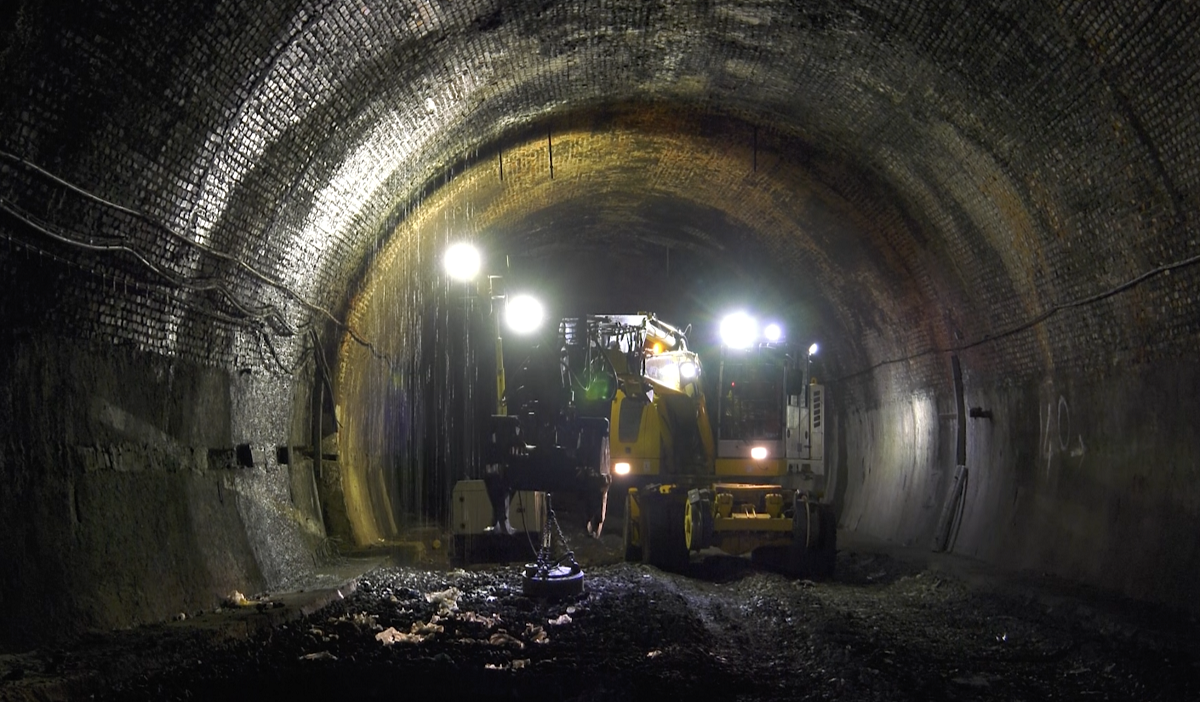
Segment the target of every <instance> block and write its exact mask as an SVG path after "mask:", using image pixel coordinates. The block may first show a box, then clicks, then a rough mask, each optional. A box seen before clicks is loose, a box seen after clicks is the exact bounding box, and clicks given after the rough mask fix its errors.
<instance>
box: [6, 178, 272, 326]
mask: <svg viewBox="0 0 1200 702" xmlns="http://www.w3.org/2000/svg"><path fill="white" fill-rule="evenodd" d="M0 211H2V212H5V213H7V214H9V215H10V216H12V217H14V218H15V219H17V220H19V221H20V222H22V223H23V224H25V225H26V226H28V227H29V228H31V229H33V230H35V231H37V232H39V233H41V234H43V235H45V236H47V237H50V238H51V239H54V240H55V241H58V242H60V243H63V244H67V245H69V246H74V247H77V248H80V249H83V250H85V251H93V252H103V253H126V254H129V255H130V256H132V257H134V258H135V259H137V261H138V262H139V263H141V264H142V265H143V266H145V267H146V268H148V269H149V270H150V271H152V272H153V273H154V274H156V275H158V276H159V277H160V278H162V279H164V280H166V281H167V282H169V283H170V284H171V285H173V286H175V287H177V288H182V289H184V290H189V291H192V292H215V293H218V294H220V295H221V296H222V297H224V298H225V300H226V301H227V302H228V303H229V304H230V305H232V306H233V307H234V308H236V309H237V310H238V311H239V312H241V313H242V314H243V315H244V316H246V317H247V318H249V319H258V320H264V321H267V322H268V323H273V324H272V326H273V327H274V326H275V325H278V326H279V328H280V329H283V330H285V331H284V332H280V335H281V336H292V335H293V334H294V333H295V331H294V330H293V329H292V328H291V325H289V324H288V323H287V320H285V319H283V316H282V315H281V314H280V312H279V310H278V309H276V308H275V307H274V306H273V305H265V306H263V307H261V308H259V309H258V310H257V311H256V310H252V309H250V308H248V307H246V306H245V305H243V304H242V303H241V302H239V301H238V300H237V298H236V296H234V295H233V293H231V292H230V291H229V289H228V288H226V287H225V286H224V285H222V284H220V283H215V282H208V281H209V280H211V279H207V278H200V279H197V280H202V281H205V282H203V283H199V284H198V283H195V282H192V281H188V280H185V279H183V278H178V277H176V276H175V275H173V274H171V273H169V272H168V271H165V270H163V269H162V268H160V267H158V266H157V265H155V264H154V263H153V262H151V261H150V260H149V259H147V258H146V257H145V256H143V255H142V253H141V252H140V251H138V250H136V249H134V248H133V247H130V246H127V245H125V244H89V243H86V242H83V241H79V240H77V239H73V238H71V237H69V236H65V235H63V234H61V233H59V232H56V231H54V230H52V229H50V228H49V226H47V225H45V224H43V223H41V222H38V221H36V220H35V219H34V218H33V217H32V215H28V214H26V213H24V212H23V211H21V210H19V209H18V208H16V207H14V206H13V205H11V204H10V203H9V202H8V201H7V200H5V199H4V198H2V197H0Z"/></svg>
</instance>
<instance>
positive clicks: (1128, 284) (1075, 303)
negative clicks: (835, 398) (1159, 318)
mask: <svg viewBox="0 0 1200 702" xmlns="http://www.w3.org/2000/svg"><path fill="white" fill-rule="evenodd" d="M1196 264H1200V254H1198V255H1196V256H1191V257H1189V258H1185V259H1183V260H1181V261H1176V262H1174V263H1168V264H1164V265H1161V266H1158V267H1157V268H1152V269H1151V270H1148V271H1146V272H1144V273H1142V274H1140V275H1138V276H1137V277H1134V278H1131V279H1129V280H1127V281H1125V282H1124V283H1121V284H1119V285H1116V286H1114V287H1111V288H1109V289H1108V290H1105V291H1103V292H1099V293H1096V294H1094V295H1089V296H1087V297H1081V298H1078V299H1075V300H1070V301H1068V302H1063V303H1059V304H1055V305H1051V306H1050V308H1049V309H1047V310H1045V311H1043V312H1042V313H1041V314H1039V315H1037V316H1036V317H1033V318H1031V319H1029V320H1026V321H1025V322H1022V323H1021V324H1018V325H1017V326H1015V327H1012V328H1010V329H1006V330H1004V331H1002V332H1000V333H998V334H988V335H985V336H984V337H982V338H980V339H976V340H975V341H971V342H968V343H965V344H958V345H956V346H949V347H946V348H941V347H934V348H931V349H925V350H924V351H920V352H918V353H914V354H912V355H910V356H904V357H902V358H892V359H888V360H886V361H880V362H879V363H876V364H875V365H873V366H868V367H867V368H864V369H862V370H859V371H855V372H853V373H850V374H847V375H843V376H841V377H840V378H835V379H833V380H830V381H829V383H830V384H832V383H838V382H841V381H843V380H849V379H851V378H857V377H858V376H860V375H866V374H868V373H872V372H874V371H876V370H878V369H880V368H882V367H884V366H889V365H894V364H897V363H907V362H908V361H912V360H916V359H918V358H922V357H925V356H931V355H935V354H943V353H955V352H958V351H965V350H967V349H972V348H975V347H976V346H982V345H983V344H987V343H990V342H993V341H998V340H1000V339H1004V338H1006V337H1010V336H1013V335H1014V334H1020V333H1021V332H1023V331H1027V330H1029V329H1031V328H1033V327H1035V326H1037V325H1039V324H1041V323H1042V322H1044V321H1046V320H1047V319H1049V318H1051V317H1053V316H1054V315H1056V314H1058V313H1059V312H1061V311H1062V310H1067V309H1072V308H1075V307H1085V306H1087V305H1091V304H1095V303H1097V302H1100V301H1102V300H1106V299H1108V298H1110V297H1114V296H1116V295H1119V294H1120V293H1123V292H1125V291H1127V290H1130V289H1132V288H1135V287H1137V286H1139V285H1141V284H1142V283H1144V282H1146V281H1147V280H1149V279H1151V278H1154V277H1156V276H1159V275H1163V274H1164V273H1169V272H1171V271H1173V270H1177V269H1180V268H1187V267H1189V266H1194V265H1196Z"/></svg>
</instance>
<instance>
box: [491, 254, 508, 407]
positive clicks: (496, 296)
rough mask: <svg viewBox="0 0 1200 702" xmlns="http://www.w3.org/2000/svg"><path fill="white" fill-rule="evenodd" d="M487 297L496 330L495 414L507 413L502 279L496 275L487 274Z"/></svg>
mask: <svg viewBox="0 0 1200 702" xmlns="http://www.w3.org/2000/svg"><path fill="white" fill-rule="evenodd" d="M488 283H489V291H488V294H489V297H491V299H492V320H493V321H494V323H495V330H496V414H508V403H507V402H506V401H505V399H504V393H505V391H506V389H505V378H504V338H503V334H502V333H501V331H502V330H501V325H500V318H501V317H502V316H503V314H502V313H503V311H504V309H503V307H502V306H501V305H502V303H503V301H504V279H503V278H501V277H500V276H498V275H489V276H488Z"/></svg>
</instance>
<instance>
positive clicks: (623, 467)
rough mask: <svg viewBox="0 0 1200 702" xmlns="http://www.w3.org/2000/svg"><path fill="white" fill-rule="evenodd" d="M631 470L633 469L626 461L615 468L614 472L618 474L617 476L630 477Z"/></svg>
mask: <svg viewBox="0 0 1200 702" xmlns="http://www.w3.org/2000/svg"><path fill="white" fill-rule="evenodd" d="M630 468H631V467H630V465H629V464H628V463H626V462H625V461H621V462H620V463H618V464H616V465H615V466H613V472H614V473H616V474H617V475H629V471H630Z"/></svg>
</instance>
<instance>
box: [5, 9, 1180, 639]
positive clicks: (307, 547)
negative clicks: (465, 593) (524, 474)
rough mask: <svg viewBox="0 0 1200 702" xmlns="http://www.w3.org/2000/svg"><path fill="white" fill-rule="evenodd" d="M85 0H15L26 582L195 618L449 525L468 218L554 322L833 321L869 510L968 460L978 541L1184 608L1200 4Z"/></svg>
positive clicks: (472, 396)
mask: <svg viewBox="0 0 1200 702" xmlns="http://www.w3.org/2000/svg"><path fill="white" fill-rule="evenodd" d="M78 4H79V5H80V6H79V7H74V8H71V9H69V10H68V9H67V8H65V7H63V6H62V5H60V4H57V3H51V2H42V1H39V0H20V1H18V2H14V3H9V4H8V5H7V6H6V7H5V9H3V10H0V87H2V88H3V91H2V92H0V95H2V97H0V124H2V125H3V129H2V130H0V152H2V153H0V234H2V235H3V238H2V240H0V266H2V269H3V274H4V276H5V277H6V279H7V280H8V281H10V282H9V284H8V285H7V286H6V289H5V293H4V294H3V296H0V318H2V319H3V322H4V326H5V328H6V329H7V330H8V332H9V333H8V335H7V336H8V338H9V340H10V342H9V343H8V344H6V346H5V352H4V356H3V359H4V361H3V369H4V373H5V384H4V385H5V388H4V389H3V390H2V391H0V417H2V418H3V422H4V426H5V428H6V431H5V444H4V446H3V455H2V456H0V480H3V489H2V490H0V554H3V555H4V558H5V560H6V561H8V562H11V563H15V564H18V567H15V568H10V569H6V572H5V573H3V574H0V603H3V602H5V601H10V600H18V599H23V598H24V599H26V600H27V599H28V598H31V597H32V598H38V599H40V600H41V601H44V602H45V603H47V605H48V606H49V607H50V609H51V610H52V611H53V612H56V613H57V614H56V615H55V617H54V619H55V621H56V622H60V623H61V622H65V621H71V622H75V623H76V624H77V625H86V626H113V625H121V624H125V623H129V622H131V621H135V620H144V619H154V618H161V617H165V616H167V615H169V614H171V613H173V612H175V611H177V610H178V609H180V608H181V607H186V606H192V605H201V604H206V603H208V602H210V601H211V600H212V599H213V598H215V597H216V596H217V595H218V594H220V593H222V592H225V591H228V589H230V588H232V587H240V588H242V589H248V590H251V591H253V590H255V589H263V588H272V589H277V588H280V587H286V586H287V584H288V583H289V582H293V581H295V579H297V578H300V577H302V575H303V573H305V572H306V571H307V569H308V568H310V567H311V566H310V564H311V562H312V560H313V559H312V554H313V553H320V552H324V550H325V549H327V548H328V545H329V543H330V541H331V540H332V541H333V542H334V543H335V545H341V546H343V547H346V546H353V545H357V546H362V545H368V544H370V543H372V542H374V541H375V540H376V539H388V538H395V537H396V536H397V535H398V533H399V532H400V531H401V530H403V529H404V528H406V527H407V526H411V525H412V524H414V523H418V522H421V521H422V520H425V519H436V518H438V517H439V509H440V508H439V507H438V505H440V504H441V503H442V502H443V501H444V498H445V497H446V495H447V490H448V488H449V485H450V482H451V481H452V479H453V477H454V476H453V475H451V472H452V471H451V470H450V468H448V466H450V465H451V464H453V463H454V461H455V460H456V458H455V451H456V450H458V449H457V448H455V446H452V445H451V444H452V443H453V442H452V440H451V438H450V437H449V436H448V435H447V433H446V428H445V426H444V425H445V422H444V421H443V420H444V419H445V417H446V416H448V414H453V413H454V412H455V411H456V410H454V408H455V406H456V403H458V402H461V401H462V398H463V397H464V395H465V396H466V397H467V399H468V401H470V402H477V401H478V402H477V403H478V404H480V405H482V404H485V403H484V402H483V399H484V398H486V392H485V391H484V390H483V389H482V388H485V387H486V386H487V383H486V382H480V378H479V377H478V373H476V374H475V375H469V379H470V380H471V381H472V384H471V385H470V386H469V387H467V388H464V387H461V386H459V385H458V384H457V383H456V380H455V378H457V376H456V375H455V373H456V372H457V370H456V369H453V368H448V367H447V361H446V354H445V353H443V351H442V350H443V347H447V346H450V345H453V344H456V343H462V342H461V338H460V335H457V334H456V333H455V331H454V330H453V329H452V325H453V324H456V322H454V321H453V320H454V319H455V316H454V315H455V304H460V305H461V302H458V303H456V299H457V298H456V295H457V291H456V290H454V289H453V288H452V286H449V285H448V284H447V283H446V281H445V280H444V279H443V278H442V276H441V274H440V272H439V271H438V268H437V263H438V256H439V252H440V250H441V249H442V248H443V247H444V246H445V244H446V243H447V242H448V241H450V240H452V239H458V238H463V237H465V238H471V239H473V240H476V241H478V242H479V243H480V244H481V245H483V247H484V248H485V250H486V251H487V252H488V255H489V260H490V261H491V262H492V263H491V264H489V265H500V264H499V263H498V262H499V261H501V260H503V258H504V257H505V256H507V259H508V266H509V267H508V268H507V269H506V275H507V278H508V280H509V282H510V284H514V285H516V284H520V285H526V286H532V287H540V288H542V290H543V292H544V293H546V294H548V295H549V296H550V298H551V299H553V300H555V304H556V310H559V311H572V310H575V311H578V310H584V309H592V310H594V309H596V308H598V307H602V308H604V309H605V311H613V310H617V309H629V308H630V307H634V306H635V307H637V308H649V309H656V310H659V311H660V312H662V313H663V314H664V315H669V316H670V317H671V318H674V319H677V320H679V321H681V322H682V323H692V324H693V325H694V326H695V328H696V329H697V330H702V329H707V328H709V327H710V326H711V322H712V320H713V318H714V317H715V316H716V315H717V314H719V313H720V312H722V311H724V310H725V309H727V308H728V307H730V306H731V305H736V304H742V305H751V306H756V307H757V308H758V309H760V310H761V311H762V312H763V313H764V314H778V315H779V316H780V317H781V318H784V319H785V320H786V321H787V323H788V324H789V326H790V327H791V328H792V329H796V330H799V331H798V332H797V333H800V334H803V335H805V336H806V337H812V338H816V339H820V340H821V341H822V342H823V344H824V346H825V349H826V350H825V352H824V353H823V354H822V359H821V362H820V363H821V365H820V367H819V371H820V373H821V374H822V375H823V376H824V377H825V378H826V379H827V382H828V384H829V388H830V396H831V398H833V402H834V403H835V409H836V412H835V413H834V415H835V417H834V419H835V421H834V423H833V426H832V429H831V431H832V436H831V437H830V439H831V443H832V446H833V450H832V453H833V456H832V458H831V470H832V471H833V473H834V476H835V477H834V483H835V485H836V490H835V493H836V497H837V501H838V505H839V511H840V515H841V516H840V520H841V528H842V529H844V530H852V531H858V532H861V533H863V534H865V535H867V536H871V537H876V538H882V539H887V540H891V541H895V542H900V543H907V544H916V545H920V546H922V547H923V546H925V545H926V544H927V543H929V541H930V539H931V537H932V535H933V531H934V525H935V522H936V519H937V516H938V513H939V511H940V510H941V508H942V504H943V502H944V500H945V496H946V493H947V491H948V489H949V486H950V481H951V476H952V474H953V469H954V465H955V463H956V462H957V461H958V460H959V459H965V461H964V462H965V464H966V465H967V466H968V471H969V476H970V478H969V482H968V487H967V489H966V493H965V499H964V503H963V508H962V514H961V521H960V523H959V526H958V528H957V531H956V534H955V538H954V540H953V542H952V548H953V550H955V551H956V552H959V553H963V554H967V555H971V556H975V557H979V558H983V559H985V560H989V561H992V562H995V563H998V564H1001V565H1003V566H1006V567H1010V568H1035V569H1038V570H1041V571H1048V572H1053V573H1057V574H1060V575H1063V576H1066V577H1069V578H1072V579H1075V580H1079V581H1083V582H1087V583H1091V584H1096V585H1100V586H1103V587H1106V588H1112V589H1115V590H1120V591H1123V592H1125V593H1127V594H1130V595H1133V596H1136V597H1141V598H1145V599H1153V600H1159V601H1165V602H1168V603H1171V604H1175V605H1180V606H1194V603H1191V602H1190V601H1189V594H1190V593H1191V591H1192V589H1193V588H1192V585H1191V583H1192V582H1194V580H1195V578H1196V577H1198V576H1200V549H1197V548H1196V546H1195V544H1194V538H1193V535H1194V532H1195V528H1196V524H1197V521H1198V519H1200V476H1198V475H1197V457H1198V456H1200V443H1198V440H1197V438H1196V437H1195V431H1194V429H1193V426H1192V425H1193V423H1194V417H1195V416H1196V410H1197V409H1198V407H1197V405H1198V401H1197V399H1196V398H1197V390H1200V382H1198V380H1197V377H1198V376H1197V367H1196V352H1195V349H1196V342H1197V340H1198V335H1197V330H1198V329H1200V325H1198V323H1197V321H1196V320H1197V313H1198V301H1200V295H1198V292H1197V291H1198V285H1197V281H1198V278H1197V270H1198V269H1197V268H1195V267H1193V266H1192V265H1191V258H1192V257H1195V256H1197V255H1200V249H1198V248H1197V242H1196V238H1197V233H1196V228H1197V214H1196V213H1197V211H1198V208H1200V148H1198V141H1197V136H1196V135H1197V133H1200V132H1198V130H1197V127H1198V118H1197V114H1200V42H1197V40H1196V38H1195V37H1196V36H1197V34H1198V30H1200V8H1197V7H1195V6H1194V5H1193V4H1192V3H1180V2H1135V3H1129V2H1122V3H1116V2H1106V3H1095V2H1058V3H1053V4H1051V5H1049V6H1046V5H1045V4H1044V3H1036V2H1001V1H1000V0H986V1H983V2H970V3H967V2H962V3H944V2H899V1H896V2H892V1H888V0H881V1H875V2H866V1H862V2H836V3H835V2H823V1H817V0H813V1H803V2H773V1H769V0H759V1H747V2H728V3H686V2H673V1H666V0H662V1H659V2H651V3H647V2H641V1H634V0H629V1H625V0H612V1H607V2H599V1H597V2H520V3H504V2H484V1H476V0H470V1H466V0H461V1H460V0H456V1H455V2H442V3H439V2H432V1H427V0H422V1H417V2H407V1H405V2H400V1H397V2H374V1H373V0H354V1H348V0H346V1H343V0H330V1H328V2H324V1H319V2H311V3H310V2H271V3H266V2H262V3H259V2H255V3H250V2H245V3H239V2H223V3H200V2H196V3H185V2H170V3H167V2H162V3H155V4H153V5H154V6H153V7H151V8H148V9H139V10H137V11H134V10H131V9H129V8H127V7H125V3H119V2H113V1H111V0H108V1H103V2H88V3H78ZM1127 284H1128V285H1127ZM698 334H702V332H699V331H698ZM456 339H458V340H456ZM473 344H474V345H472V346H470V347H469V349H468V353H470V354H472V358H476V359H478V358H480V357H485V356H486V353H487V347H486V345H479V344H478V342H477V341H476V342H473ZM481 349H482V350H481ZM955 364H957V366H958V368H959V369H960V370H961V382H960V384H959V385H958V386H957V387H961V396H962V403H961V406H960V403H959V394H960V393H959V392H958V391H956V382H955V371H954V368H955ZM314 390H315V391H316V392H314ZM972 407H974V408H978V409H979V410H981V412H980V415H981V416H979V417H978V418H975V419H969V418H968V417H967V416H966V415H965V412H964V410H965V409H966V408H972ZM331 414H332V415H336V416H337V418H338V422H337V423H333V422H332V421H330V420H329V419H328V417H329V415H331ZM322 416H323V417H325V426H324V427H320V426H319V424H318V421H317V420H314V417H322ZM960 424H961V425H963V426H965V427H966V431H965V445H964V446H963V447H962V448H961V449H960V448H958V441H959V438H958V437H959V436H960V433H959V432H960ZM318 434H320V435H323V436H325V439H324V444H325V445H324V448H323V452H324V453H325V454H336V455H337V456H338V459H337V460H336V461H331V460H328V459H323V458H321V455H322V452H321V451H314V450H312V447H313V446H314V444H315V443H316V442H317V438H315V437H316V435H318ZM304 447H308V448H307V450H305V448H304ZM150 581H153V583H152V584H151V583H150ZM79 582H85V583H87V584H86V585H83V586H80V585H79V584H78V583H79ZM72 583H74V585H72ZM35 593H36V594H35ZM3 616H4V617H7V618H9V620H10V621H9V622H8V624H10V626H6V627H5V630H6V631H10V632H13V634H12V638H13V639H14V640H18V639H36V638H38V637H39V636H44V635H46V632H47V631H48V629H47V628H46V627H48V626H50V625H49V624H47V623H46V621H45V620H37V621H35V620H34V619H33V618H30V617H29V616H28V615H25V614H22V613H20V612H14V611H6V612H5V614H4V615H3ZM39 622H40V623H39Z"/></svg>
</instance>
